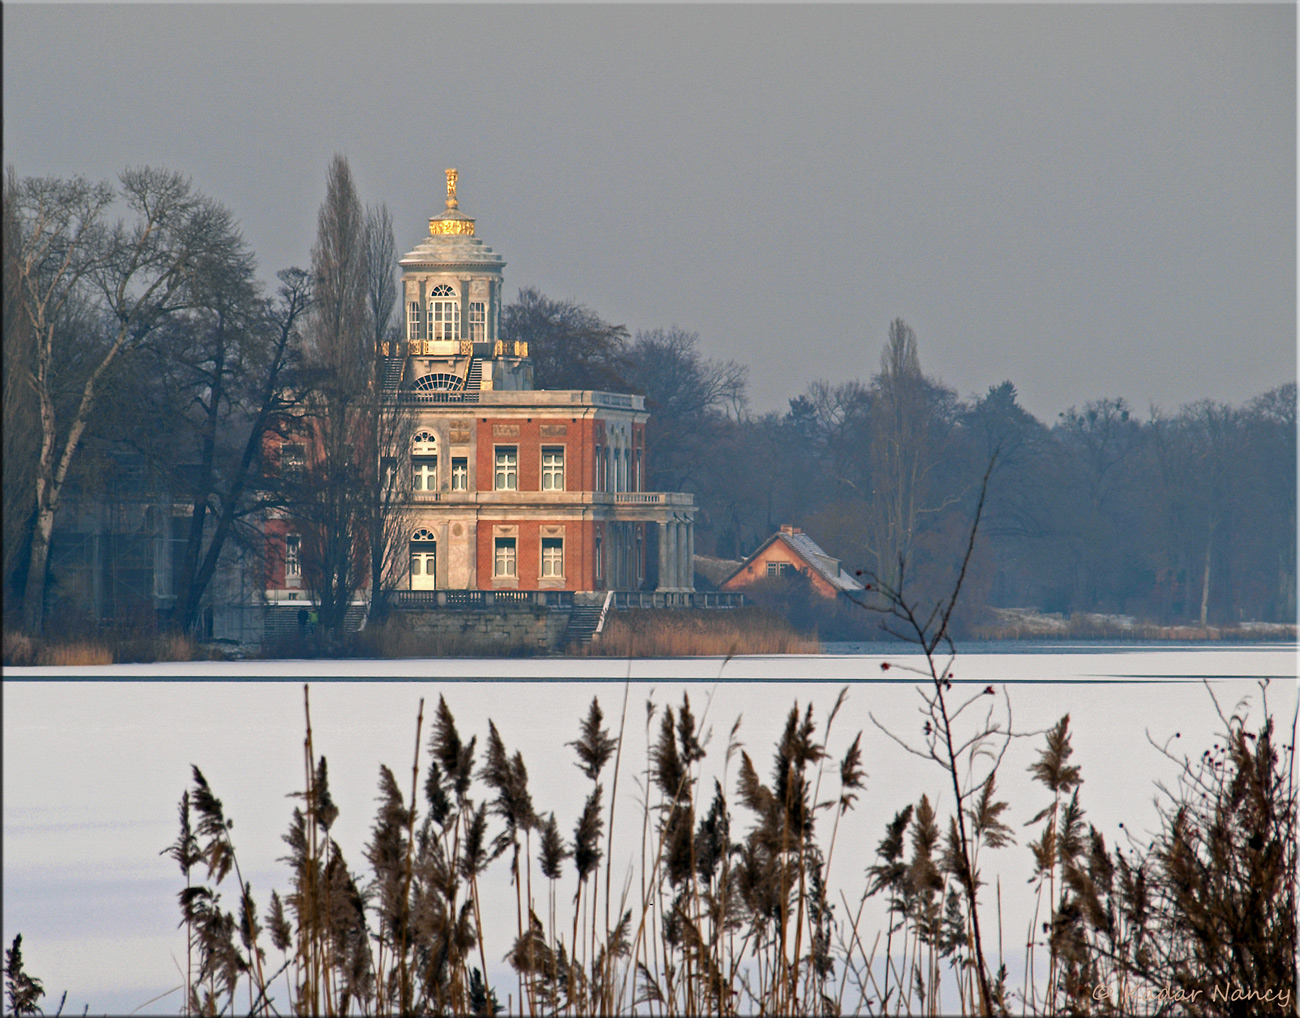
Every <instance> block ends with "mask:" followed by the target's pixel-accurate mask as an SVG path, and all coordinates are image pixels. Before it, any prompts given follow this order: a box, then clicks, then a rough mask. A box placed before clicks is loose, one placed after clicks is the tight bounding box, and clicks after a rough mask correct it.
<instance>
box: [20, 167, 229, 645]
mask: <svg viewBox="0 0 1300 1018" xmlns="http://www.w3.org/2000/svg"><path fill="white" fill-rule="evenodd" d="M5 192H6V203H7V204H9V205H10V207H11V208H12V210H13V211H12V214H13V216H14V218H15V219H16V222H17V226H16V229H15V234H16V240H15V242H14V244H13V246H12V248H11V249H7V250H6V257H8V258H12V259H13V265H12V266H11V267H10V268H9V270H8V271H10V272H12V273H13V274H14V276H15V277H16V282H17V291H18V301H19V305H20V308H21V313H22V315H23V316H24V318H25V319H26V327H27V328H29V329H30V338H31V342H32V343H33V344H34V347H35V352H34V356H33V358H32V363H31V366H30V372H31V375H30V382H31V384H32V386H33V388H34V390H35V393H36V398H37V402H38V404H39V408H40V435H41V446H40V455H39V460H38V463H37V466H36V477H35V492H34V496H35V522H34V526H33V528H32V539H31V552H30V556H29V561H28V572H27V582H26V589H25V593H24V598H23V612H24V623H25V626H26V628H27V629H28V630H29V631H30V632H33V633H39V632H40V631H41V630H42V628H43V625H44V602H45V579H46V568H47V562H48V556H49V548H50V535H51V533H52V531H53V529H54V518H55V515H56V513H57V512H58V509H59V504H60V498H61V496H62V493H63V487H64V483H65V481H66V479H67V476H68V470H69V468H70V466H71V464H72V461H73V457H74V456H75V455H76V452H77V450H78V448H79V447H80V445H81V440H82V436H83V434H84V433H85V430H86V426H87V423H88V421H89V419H90V415H91V412H92V410H93V409H94V406H95V402H96V400H97V399H98V398H99V397H100V396H101V395H102V394H101V392H100V385H101V381H102V380H103V377H104V374H105V372H107V371H108V369H109V368H110V366H112V364H113V363H114V362H115V361H116V360H117V358H118V357H119V356H121V355H122V354H123V353H126V352H129V351H131V350H133V349H134V348H135V347H137V346H138V345H139V344H140V342H141V341H142V340H143V339H144V338H145V337H146V336H147V335H148V334H149V333H150V332H151V331H152V330H153V329H154V328H156V327H157V326H158V324H159V323H160V322H162V321H163V320H165V319H166V318H167V317H168V316H169V315H170V314H172V313H174V312H175V311H177V310H180V309H181V308H184V307H187V306H189V304H190V302H191V301H192V300H193V299H194V294H193V292H192V289H191V287H190V283H191V281H192V280H193V278H194V275H195V273H196V271H197V270H198V269H199V267H200V265H202V264H204V263H211V262H217V261H221V260H223V259H228V258H230V257H232V256H237V255H238V253H239V250H240V246H241V245H240V240H239V235H238V233H237V231H236V229H235V225H234V220H233V217H232V216H231V214H230V212H228V211H227V210H226V209H225V208H223V207H222V206H220V205H219V204H217V203H216V202H213V201H211V200H209V199H207V198H204V197H203V196H201V195H199V194H197V193H195V192H194V190H193V189H192V187H191V185H190V182H189V181H188V180H187V179H186V178H184V177H182V176H181V175H179V174H175V173H169V172H165V171H162V170H154V169H149V168H143V169H135V170H127V171H126V172H125V173H123V174H122V176H121V178H120V191H119V192H118V193H117V195H116V197H117V198H118V199H119V200H120V201H121V202H122V204H123V205H124V206H125V207H126V210H127V212H128V214H129V215H130V217H131V219H130V221H129V222H125V223H124V222H118V223H116V224H115V225H113V226H109V225H108V224H107V223H106V222H105V217H106V215H107V214H108V211H109V208H110V206H111V205H112V203H113V201H114V198H115V194H114V190H113V188H112V187H110V186H109V185H108V184H102V183H101V184H92V183H90V182H88V181H86V180H84V179H82V178H75V179H73V180H58V179H53V178H39V179H38V178H25V179H23V180H19V179H18V178H17V177H16V175H15V174H14V173H13V171H12V170H10V172H9V174H8V176H7V179H6V186H5ZM78 305H90V306H92V307H93V308H94V311H95V312H96V315H95V318H96V320H98V321H102V322H104V323H105V324H104V325H103V327H102V328H101V329H100V330H98V331H97V333H96V334H93V335H92V334H84V335H82V336H80V337H79V339H80V340H81V342H80V343H79V344H78V349H76V350H75V354H76V356H73V357H65V358H62V359H60V358H59V357H57V356H56V340H57V337H58V335H59V331H60V328H61V327H62V325H63V324H65V323H66V322H67V316H69V315H71V314H72V313H73V312H74V311H75V310H76V309H77V307H78ZM68 371H73V372H75V373H76V380H75V384H76V387H77V389H78V390H79V392H78V395H77V397H76V398H75V399H74V400H72V401H70V402H69V403H68V404H67V405H66V407H65V406H64V405H63V404H62V403H61V402H60V401H59V400H58V399H57V398H56V394H57V392H58V390H59V388H60V386H61V385H66V384H68V381H69V380H68V378H67V374H66V373H67V372H68Z"/></svg>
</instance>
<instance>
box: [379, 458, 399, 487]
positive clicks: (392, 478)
mask: <svg viewBox="0 0 1300 1018" xmlns="http://www.w3.org/2000/svg"><path fill="white" fill-rule="evenodd" d="M379 484H380V487H381V490H382V491H383V492H384V493H385V494H387V493H388V492H391V491H392V490H393V489H394V488H396V487H397V458H396V457H395V456H384V457H382V458H381V459H380V460H379Z"/></svg>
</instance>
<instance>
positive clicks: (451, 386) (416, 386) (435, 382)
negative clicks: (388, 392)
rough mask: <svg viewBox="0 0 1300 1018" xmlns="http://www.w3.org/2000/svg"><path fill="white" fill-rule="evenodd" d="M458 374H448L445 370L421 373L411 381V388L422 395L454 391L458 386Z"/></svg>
mask: <svg viewBox="0 0 1300 1018" xmlns="http://www.w3.org/2000/svg"><path fill="white" fill-rule="evenodd" d="M460 381H461V380H460V376H459V375H452V374H448V373H447V372H445V371H435V372H433V373H432V374H429V375H421V376H420V377H419V378H417V379H416V380H415V381H414V382H412V383H411V388H412V389H413V390H414V391H415V392H416V393H420V394H423V395H432V394H433V393H438V392H448V391H452V392H454V391H456V390H458V389H459V388H460Z"/></svg>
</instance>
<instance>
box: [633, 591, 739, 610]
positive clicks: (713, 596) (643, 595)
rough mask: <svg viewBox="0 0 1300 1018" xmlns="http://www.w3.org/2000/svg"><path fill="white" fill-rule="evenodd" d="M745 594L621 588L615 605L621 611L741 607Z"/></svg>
mask: <svg viewBox="0 0 1300 1018" xmlns="http://www.w3.org/2000/svg"><path fill="white" fill-rule="evenodd" d="M744 604H745V595H744V594H741V593H738V592H736V591H730V590H691V591H685V590H684V591H671V590H619V591H615V592H614V607H615V608H616V609H618V610H619V611H628V610H634V609H638V608H741V607H743V606H744Z"/></svg>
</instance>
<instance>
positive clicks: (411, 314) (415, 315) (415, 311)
mask: <svg viewBox="0 0 1300 1018" xmlns="http://www.w3.org/2000/svg"><path fill="white" fill-rule="evenodd" d="M406 315H407V318H406V338H407V339H423V338H424V336H423V335H421V329H420V325H421V324H422V322H421V320H420V302H419V301H418V300H413V301H410V302H408V304H407V311H406Z"/></svg>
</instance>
